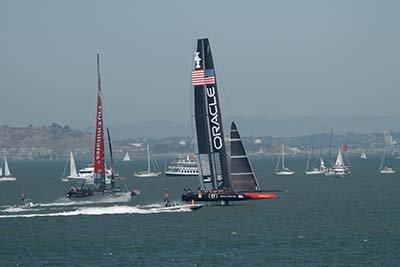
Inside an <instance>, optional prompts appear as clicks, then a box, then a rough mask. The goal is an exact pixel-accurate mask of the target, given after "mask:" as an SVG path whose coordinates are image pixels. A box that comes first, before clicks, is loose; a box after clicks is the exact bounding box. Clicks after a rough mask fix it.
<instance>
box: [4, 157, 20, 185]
mask: <svg viewBox="0 0 400 267" xmlns="http://www.w3.org/2000/svg"><path fill="white" fill-rule="evenodd" d="M3 169H4V173H3ZM15 180H17V178H16V177H14V176H12V174H11V172H10V168H9V167H8V161H7V157H6V156H4V161H3V162H2V163H1V166H0V182H6V181H15Z"/></svg>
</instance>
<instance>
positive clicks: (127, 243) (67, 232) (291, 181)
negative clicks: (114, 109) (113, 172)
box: [0, 157, 400, 266]
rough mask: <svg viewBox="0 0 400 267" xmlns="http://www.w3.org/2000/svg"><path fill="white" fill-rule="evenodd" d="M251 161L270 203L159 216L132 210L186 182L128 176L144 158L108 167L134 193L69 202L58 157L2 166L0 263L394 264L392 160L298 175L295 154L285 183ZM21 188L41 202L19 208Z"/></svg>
mask: <svg viewBox="0 0 400 267" xmlns="http://www.w3.org/2000/svg"><path fill="white" fill-rule="evenodd" d="M252 160H253V165H254V169H255V171H256V173H257V175H258V179H259V182H260V184H261V185H262V187H263V188H267V189H282V190H284V192H280V193H277V194H278V198H277V199H276V200H268V201H253V202H242V203H238V204H236V205H232V206H228V207H214V206H207V207H204V208H202V209H200V210H198V211H195V212H192V211H179V212H168V213H159V212H152V211H143V210H140V209H138V208H137V207H136V206H137V205H152V204H157V203H161V202H162V193H163V192H164V190H165V188H168V190H169V191H170V192H171V195H172V197H173V199H175V200H179V198H180V194H181V193H182V192H183V189H184V188H185V187H191V188H195V187H196V184H197V178H196V177H165V176H163V175H162V176H159V177H157V178H136V177H133V175H132V174H133V172H134V171H135V170H140V169H144V168H145V160H141V159H134V161H133V162H128V163H127V162H117V166H118V171H119V173H120V174H121V176H124V177H126V180H125V181H123V182H121V184H126V185H127V188H129V189H132V188H137V189H140V191H141V193H142V194H141V195H140V196H135V197H133V198H132V199H131V200H130V201H129V202H123V201H125V200H127V199H119V201H121V202H109V201H114V200H113V199H111V200H109V199H106V200H100V201H101V202H90V201H84V202H81V203H75V202H72V203H71V202H69V200H68V199H66V198H65V197H63V196H64V195H65V192H66V191H67V190H68V187H69V185H68V184H67V183H62V182H61V180H60V177H61V174H62V171H63V169H64V165H65V162H64V161H10V167H11V170H12V171H13V173H14V174H15V175H16V176H17V181H15V182H2V183H0V241H1V242H0V266H250V265H252V266H399V265H400V227H399V225H400V212H399V208H398V207H399V205H400V197H399V195H400V194H399V189H400V161H399V160H398V161H396V160H392V161H391V162H390V164H391V165H392V166H393V167H394V168H395V169H397V170H398V171H399V172H398V173H397V174H395V175H386V176H384V175H380V174H379V173H378V170H377V169H378V167H379V161H380V158H373V157H370V158H369V159H368V160H366V161H361V160H360V159H359V158H358V157H357V158H352V159H351V162H352V166H353V173H352V174H351V175H350V176H348V177H345V178H333V177H320V176H305V175H304V174H303V173H304V167H305V163H306V158H302V157H296V158H287V160H286V163H287V165H288V166H289V167H291V168H293V169H295V170H296V172H297V173H296V174H295V175H294V176H289V177H278V176H275V175H274V169H275V164H276V158H275V157H274V158H271V157H255V158H252ZM77 164H78V167H82V166H83V162H78V163H77ZM22 188H25V191H26V192H27V194H28V196H29V197H30V198H31V199H32V201H34V202H36V203H41V204H42V205H41V206H40V207H38V208H34V209H32V210H21V209H19V208H18V207H17V206H18V205H19V192H20V191H21V189H22ZM117 200H118V199H117ZM110 213H114V214H110ZM21 216H25V217H21Z"/></svg>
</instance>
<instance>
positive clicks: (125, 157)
mask: <svg viewBox="0 0 400 267" xmlns="http://www.w3.org/2000/svg"><path fill="white" fill-rule="evenodd" d="M122 161H132V160H131V157H130V156H129V153H128V152H126V153H125V156H124V159H123V160H122Z"/></svg>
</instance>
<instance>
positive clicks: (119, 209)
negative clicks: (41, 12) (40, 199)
mask: <svg viewBox="0 0 400 267" xmlns="http://www.w3.org/2000/svg"><path fill="white" fill-rule="evenodd" d="M187 211H191V210H190V209H189V208H180V209H174V210H166V209H163V208H152V209H141V208H140V207H131V206H111V207H85V208H79V209H77V210H73V211H63V212H55V213H31V214H12V215H0V218H32V217H57V216H78V215H111V214H152V213H170V212H187Z"/></svg>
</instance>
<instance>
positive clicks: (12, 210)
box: [1, 206, 43, 212]
mask: <svg viewBox="0 0 400 267" xmlns="http://www.w3.org/2000/svg"><path fill="white" fill-rule="evenodd" d="M40 210H43V209H36V208H22V207H17V206H12V207H9V208H6V209H4V210H2V211H1V212H26V211H40Z"/></svg>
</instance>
